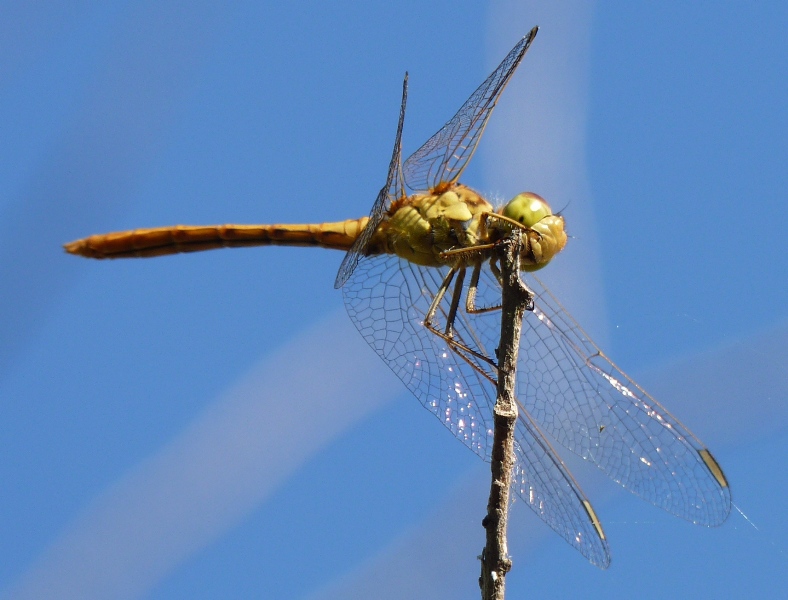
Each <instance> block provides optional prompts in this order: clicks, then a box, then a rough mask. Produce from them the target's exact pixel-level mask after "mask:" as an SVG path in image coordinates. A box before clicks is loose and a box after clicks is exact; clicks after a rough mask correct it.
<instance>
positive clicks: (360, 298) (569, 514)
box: [342, 255, 609, 568]
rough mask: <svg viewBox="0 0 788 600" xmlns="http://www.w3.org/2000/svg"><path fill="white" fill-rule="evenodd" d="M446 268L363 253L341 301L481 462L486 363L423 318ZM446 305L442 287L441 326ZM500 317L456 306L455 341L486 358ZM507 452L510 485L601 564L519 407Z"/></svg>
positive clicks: (569, 494)
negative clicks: (512, 454)
mask: <svg viewBox="0 0 788 600" xmlns="http://www.w3.org/2000/svg"><path fill="white" fill-rule="evenodd" d="M447 271H448V270H447V269H445V268H444V269H436V268H427V267H419V266H417V265H414V264H412V263H409V262H407V261H405V260H402V259H399V258H397V257H396V256H391V255H381V256H368V257H364V258H363V259H362V260H361V261H360V262H359V265H358V268H357V269H356V270H355V272H354V273H353V274H352V276H351V277H350V279H349V280H348V282H347V283H346V285H345V286H344V287H343V290H342V291H343V295H344V299H345V305H346V307H347V311H348V314H349V315H350V318H351V319H352V320H353V323H354V324H355V325H356V327H357V328H358V330H359V331H360V332H361V334H362V336H363V337H364V339H365V340H366V341H367V343H369V345H370V346H372V348H373V349H374V350H375V352H377V353H378V355H379V356H380V357H381V358H382V359H383V360H384V361H385V362H386V364H387V365H388V366H389V367H390V368H391V369H392V370H393V371H394V373H396V374H397V376H398V377H399V378H400V379H401V380H402V381H403V383H404V384H405V385H406V386H407V388H408V389H409V390H410V391H411V392H413V394H414V395H415V396H416V398H418V400H419V402H421V404H422V405H423V406H424V407H425V408H426V409H427V410H429V411H430V412H431V413H433V414H434V415H435V416H436V417H437V418H438V419H439V420H440V421H441V422H442V423H443V424H444V425H445V426H446V427H447V428H448V429H449V430H450V431H451V432H452V434H454V436H455V437H457V438H458V439H459V440H460V441H461V442H463V443H464V444H465V445H466V446H468V447H469V448H470V449H471V450H473V451H474V452H475V453H476V454H478V455H479V456H481V457H482V458H483V459H484V460H487V461H489V458H490V453H491V446H492V440H493V431H492V428H493V419H492V407H493V406H494V403H495V396H496V389H495V385H494V384H493V383H492V382H491V381H490V379H489V378H488V375H493V378H494V369H492V368H491V367H490V365H489V364H487V363H486V362H485V361H483V360H479V359H476V358H475V357H473V355H467V354H466V358H467V360H466V359H463V358H462V356H461V354H460V353H458V352H457V351H455V350H454V349H452V348H450V347H449V344H448V343H447V342H446V341H445V340H444V339H442V338H441V337H439V336H437V335H435V334H434V333H433V332H431V331H429V330H428V329H427V328H426V327H425V326H424V324H423V323H424V318H425V315H426V313H427V311H428V310H429V307H430V304H431V302H432V300H433V298H434V296H435V293H436V291H437V290H438V289H439V287H440V285H441V282H442V281H443V279H444V278H445V276H446V274H447ZM496 295H497V300H496V299H495V298H496ZM479 299H480V301H481V302H488V301H493V302H498V301H500V288H499V287H497V284H496V287H495V288H491V287H489V286H481V287H480V294H479ZM450 302H451V290H450V292H449V293H448V294H447V295H446V296H445V297H444V298H443V301H442V303H441V304H440V306H439V307H438V310H437V313H436V326H437V327H439V328H441V329H442V328H443V327H445V319H446V314H447V313H448V311H449V305H450ZM500 323H501V320H500V312H491V313H487V314H482V315H469V314H467V313H465V312H464V311H463V310H461V311H460V312H458V313H457V320H456V322H455V336H454V339H456V340H457V341H459V342H461V343H463V344H465V345H466V346H468V347H470V348H472V349H473V350H474V351H476V352H479V353H481V354H484V355H486V356H494V355H495V347H496V346H497V340H498V336H499V335H500ZM476 327H479V330H478V331H477V330H476ZM491 371H493V373H491ZM485 373H486V374H487V375H485ZM515 450H516V454H517V464H516V467H515V473H514V477H515V483H514V485H513V487H514V489H515V491H516V492H517V493H518V494H519V495H520V497H521V498H522V500H523V501H524V502H525V503H526V504H528V506H530V507H531V509H532V510H534V511H535V512H536V513H537V514H538V515H539V516H540V517H541V518H542V519H543V520H544V521H545V522H546V523H547V524H548V525H549V526H550V527H552V528H553V529H554V530H555V531H556V532H558V533H559V534H560V535H561V536H562V537H563V538H564V539H565V540H567V541H568V542H569V543H570V544H572V545H573V546H574V547H575V548H577V549H578V550H580V552H582V553H583V555H584V556H586V557H587V558H588V559H589V560H590V561H591V562H593V563H594V564H597V565H599V566H601V567H603V568H604V567H606V566H607V564H608V562H609V555H608V550H607V544H606V542H605V541H604V538H603V537H601V535H600V534H599V533H598V532H597V530H596V528H595V527H594V525H593V523H592V521H591V518H590V515H589V512H588V510H587V509H586V506H590V505H588V504H586V503H587V500H585V496H584V495H583V493H582V491H581V490H580V488H579V487H578V486H577V484H576V483H575V482H574V480H573V479H572V477H571V476H570V475H569V473H568V472H567V470H566V468H565V467H564V465H563V463H562V462H561V460H560V459H559V458H558V457H557V456H556V455H555V453H554V452H553V451H552V449H551V448H550V446H549V444H548V443H547V442H546V440H545V439H544V437H543V436H542V435H541V433H540V432H539V430H538V429H537V428H536V427H535V426H534V425H533V423H531V421H530V419H529V417H528V415H526V414H524V415H521V421H520V422H519V423H518V426H517V437H516V445H515Z"/></svg>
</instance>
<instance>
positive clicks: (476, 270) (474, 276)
mask: <svg viewBox="0 0 788 600" xmlns="http://www.w3.org/2000/svg"><path fill="white" fill-rule="evenodd" d="M493 260H494V259H490V263H491V267H492V262H493ZM481 271H482V263H481V262H477V263H476V264H475V265H474V266H473V273H471V282H470V284H469V285H468V294H467V296H466V297H465V312H467V313H468V314H471V315H477V314H480V313H486V312H492V311H494V310H501V305H500V304H496V305H494V306H476V289H477V288H478V286H479V275H480V274H481ZM493 273H495V271H493ZM497 275H500V271H498V274H497ZM497 275H496V276H497Z"/></svg>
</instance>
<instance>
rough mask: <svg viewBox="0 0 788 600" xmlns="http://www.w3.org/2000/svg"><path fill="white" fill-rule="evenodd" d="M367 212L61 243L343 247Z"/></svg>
mask: <svg viewBox="0 0 788 600" xmlns="http://www.w3.org/2000/svg"><path fill="white" fill-rule="evenodd" d="M367 221H368V218H367V217H362V218H360V219H348V220H347V221H341V222H338V223H315V224H308V225H207V226H199V225H175V226H174V227H156V228H153V229H133V230H130V231H118V232H115V233H105V234H101V235H92V236H90V237H88V238H84V239H81V240H77V241H75V242H71V243H69V244H65V245H64V246H63V247H64V248H65V250H66V252H69V253H71V254H77V255H79V256H85V257H88V258H146V257H151V256H164V255H167V254H178V253H180V252H199V251H201V250H213V249H214V248H235V247H239V246H271V245H276V246H319V247H321V248H333V249H336V250H349V249H350V247H351V246H352V245H353V242H354V241H355V240H356V238H357V237H358V235H359V234H360V233H361V230H362V229H364V226H365V225H366V224H367Z"/></svg>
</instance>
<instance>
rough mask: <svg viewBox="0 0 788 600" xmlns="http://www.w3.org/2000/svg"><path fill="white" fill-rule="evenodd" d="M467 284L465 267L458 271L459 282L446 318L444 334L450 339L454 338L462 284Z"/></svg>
mask: <svg viewBox="0 0 788 600" xmlns="http://www.w3.org/2000/svg"><path fill="white" fill-rule="evenodd" d="M464 282H465V267H461V268H458V269H457V281H455V282H454V293H453V294H452V296H451V306H450V307H449V314H448V315H447V317H446V329H445V331H444V333H445V334H446V335H447V336H449V337H454V319H455V318H457V307H458V306H459V305H460V296H462V284H463V283H464Z"/></svg>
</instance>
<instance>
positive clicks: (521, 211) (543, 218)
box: [501, 192, 566, 271]
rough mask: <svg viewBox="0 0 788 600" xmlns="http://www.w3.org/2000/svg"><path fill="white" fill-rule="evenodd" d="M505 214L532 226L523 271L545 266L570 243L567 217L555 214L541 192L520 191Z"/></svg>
mask: <svg viewBox="0 0 788 600" xmlns="http://www.w3.org/2000/svg"><path fill="white" fill-rule="evenodd" d="M501 214H502V215H503V216H504V217H507V218H509V219H512V220H513V221H517V222H518V223H522V224H523V225H525V226H526V227H527V228H528V229H529V232H528V241H529V244H528V246H529V247H528V248H526V250H525V252H524V253H523V256H522V258H521V268H522V270H523V271H536V270H537V269H541V268H542V267H544V266H545V265H546V264H547V263H549V262H550V261H551V260H552V259H553V257H554V256H555V255H556V254H558V253H559V252H561V250H563V249H564V246H566V232H565V231H564V218H563V217H562V216H560V215H554V214H553V211H552V209H551V208H550V205H549V204H548V203H547V201H546V200H545V199H544V198H542V197H541V196H540V195H538V194H534V193H533V192H523V193H522V194H517V195H516V196H515V197H514V198H512V200H510V201H509V203H508V204H506V206H504V207H503V208H502V209H501Z"/></svg>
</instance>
